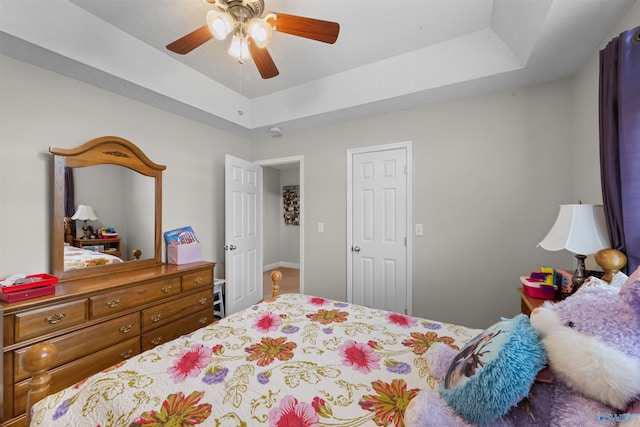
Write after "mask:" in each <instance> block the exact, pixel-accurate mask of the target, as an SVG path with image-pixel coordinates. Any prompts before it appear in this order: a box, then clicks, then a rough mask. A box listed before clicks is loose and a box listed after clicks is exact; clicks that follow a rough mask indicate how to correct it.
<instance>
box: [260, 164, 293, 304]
mask: <svg viewBox="0 0 640 427" xmlns="http://www.w3.org/2000/svg"><path fill="white" fill-rule="evenodd" d="M255 163H256V164H257V165H260V166H262V167H263V172H264V173H263V175H264V179H263V192H264V199H263V230H264V239H263V251H262V253H263V289H264V292H263V293H264V297H265V298H268V297H269V296H270V295H271V292H272V281H271V278H270V273H271V271H273V270H276V269H277V270H280V272H281V273H282V275H283V277H282V281H281V282H280V293H281V294H283V293H292V292H293V293H302V292H303V290H304V280H303V278H304V274H303V271H304V227H303V221H304V197H303V195H304V179H303V178H304V157H303V156H293V157H286V158H278V159H269V160H260V161H256V162H255ZM285 193H286V194H287V195H288V197H290V198H291V199H293V200H292V201H290V203H289V208H288V210H287V211H285V204H284V198H285V196H284V194H285ZM287 212H288V214H287ZM294 214H295V216H294Z"/></svg>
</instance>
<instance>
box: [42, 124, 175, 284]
mask: <svg viewBox="0 0 640 427" xmlns="http://www.w3.org/2000/svg"><path fill="white" fill-rule="evenodd" d="M49 152H50V153H51V154H53V164H54V166H53V175H54V180H53V224H52V245H51V247H52V256H51V262H52V273H53V274H54V275H56V276H58V278H59V279H60V280H70V279H75V278H81V277H88V276H95V275H100V274H105V273H110V272H113V271H120V270H127V269H131V268H138V267H143V266H148V265H152V264H161V263H162V253H161V252H162V240H161V239H162V231H161V230H162V224H161V218H162V171H163V170H165V169H166V166H164V165H159V164H157V163H154V162H153V161H151V160H150V159H149V158H148V157H147V156H146V155H145V154H144V152H143V151H142V150H140V149H139V148H138V147H137V146H136V145H135V144H133V143H132V142H131V141H128V140H126V139H124V138H120V137H117V136H104V137H101V138H96V139H93V140H91V141H88V142H86V143H84V144H83V145H81V146H79V147H76V148H54V147H50V148H49ZM103 165H115V167H116V169H115V170H116V171H119V170H120V169H119V168H117V167H124V168H127V169H129V170H131V171H135V172H137V174H135V173H129V174H130V175H131V174H132V175H133V179H138V178H135V176H138V174H140V175H143V176H145V177H150V178H144V179H151V181H153V183H152V185H147V184H146V183H145V184H144V185H142V186H141V187H142V189H141V188H137V190H136V191H138V192H140V191H142V192H143V193H144V194H140V193H137V194H136V195H131V194H128V193H131V192H132V189H131V188H130V187H129V186H128V185H129V184H128V183H127V184H125V183H123V182H109V181H108V179H104V178H103V176H102V174H104V173H105V172H104V170H103V169H102V168H105V167H107V166H103ZM67 168H83V170H82V172H83V173H86V172H87V171H88V172H89V173H90V174H94V173H95V174H98V171H99V173H100V174H101V176H100V177H98V178H96V177H91V178H90V179H86V181H90V180H97V181H102V182H103V183H104V184H105V186H104V188H95V189H93V188H92V189H91V191H90V193H89V194H90V196H88V198H90V199H91V198H94V202H95V203H100V202H101V201H102V200H101V197H100V196H99V194H111V192H117V191H120V192H122V194H123V195H124V197H127V196H128V197H129V198H130V202H127V201H126V199H125V198H124V197H123V198H121V199H120V200H123V199H124V200H125V201H121V202H119V204H120V206H121V207H122V210H123V211H125V208H126V211H125V212H121V213H120V215H116V216H120V217H125V218H127V219H130V222H131V224H130V226H131V228H132V229H133V230H135V232H133V233H129V234H130V235H134V234H140V233H141V229H143V228H147V227H148V229H149V231H148V232H146V234H147V236H145V237H143V240H144V239H145V238H148V240H149V245H148V248H147V250H146V251H144V250H143V255H142V257H141V259H140V260H132V261H128V260H129V259H133V256H131V257H129V256H128V255H129V254H127V256H124V257H123V258H124V262H118V263H115V264H109V265H102V264H101V263H100V262H97V263H96V264H95V265H92V266H90V267H87V268H73V269H70V268H69V267H68V266H67V267H66V268H65V252H66V250H67V249H70V248H69V246H73V245H69V244H68V243H67V244H66V245H65V240H69V237H68V236H67V238H66V239H65V228H66V226H67V225H68V217H69V216H70V215H71V214H69V213H68V212H67V213H66V214H65V192H66V185H65V175H66V173H65V170H66V169H67ZM84 168H86V169H84ZM107 168H110V166H109V167H107ZM122 171H124V170H122ZM78 172H80V171H78ZM108 173H110V174H113V172H108ZM121 175H126V173H124V172H117V176H118V177H120V176H121ZM85 176H86V175H85ZM118 179H120V178H118ZM140 179H142V178H140ZM134 185H136V186H137V185H138V184H134ZM105 192H107V193H105ZM147 193H155V194H147ZM94 194H95V196H94ZM85 198H87V196H83V199H85ZM145 200H147V201H148V202H145ZM87 202H88V201H87V200H75V201H73V203H74V205H75V204H76V203H77V205H80V204H82V203H87ZM111 205H116V206H117V205H118V203H114V202H112V203H111ZM143 205H152V206H143ZM136 206H138V207H136ZM138 208H140V209H149V213H148V214H146V213H145V214H144V215H142V216H143V218H135V217H136V215H137V213H136V212H134V213H133V214H131V210H132V209H133V210H135V209H138ZM74 209H75V207H74ZM151 211H152V212H151ZM107 220H109V219H108V218H107ZM152 221H153V226H151V224H150V223H151V222H152ZM136 223H137V224H143V225H144V226H139V225H135V224H136ZM151 230H153V231H151ZM151 234H153V236H151ZM73 237H77V235H76V236H73ZM139 238H140V237H139ZM76 240H78V239H76ZM120 240H122V241H123V242H121V243H125V242H126V239H124V238H121V239H120ZM119 243H120V242H119ZM65 246H66V248H65ZM124 246H125V247H126V248H127V249H126V250H127V252H128V253H129V252H131V253H133V252H136V251H137V249H138V248H136V246H135V244H133V243H132V244H130V245H129V246H128V247H127V245H126V244H125V245H124ZM67 264H68V262H67Z"/></svg>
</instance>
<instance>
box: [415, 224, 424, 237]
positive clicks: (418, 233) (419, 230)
mask: <svg viewBox="0 0 640 427" xmlns="http://www.w3.org/2000/svg"><path fill="white" fill-rule="evenodd" d="M423 234H424V229H423V227H422V224H416V236H422V235H423Z"/></svg>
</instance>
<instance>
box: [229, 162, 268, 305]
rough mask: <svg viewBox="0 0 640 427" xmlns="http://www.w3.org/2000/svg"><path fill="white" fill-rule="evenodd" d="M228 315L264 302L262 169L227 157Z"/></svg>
mask: <svg viewBox="0 0 640 427" xmlns="http://www.w3.org/2000/svg"><path fill="white" fill-rule="evenodd" d="M225 271H226V276H225V279H226V283H225V303H226V312H227V314H232V313H235V312H236V311H238V310H242V309H243V308H247V307H250V306H251V305H253V304H255V303H257V302H258V301H260V300H261V299H262V167H261V166H259V165H256V164H254V163H251V162H248V161H246V160H242V159H238V158H236V157H233V156H230V155H226V156H225Z"/></svg>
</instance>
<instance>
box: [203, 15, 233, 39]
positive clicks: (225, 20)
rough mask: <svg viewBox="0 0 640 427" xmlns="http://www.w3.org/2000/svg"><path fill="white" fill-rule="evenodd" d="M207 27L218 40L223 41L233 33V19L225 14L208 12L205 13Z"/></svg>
mask: <svg viewBox="0 0 640 427" xmlns="http://www.w3.org/2000/svg"><path fill="white" fill-rule="evenodd" d="M207 26H208V27H209V30H210V31H211V34H213V37H215V38H216V39H218V40H224V39H225V38H227V36H228V35H229V33H231V31H233V19H231V16H229V15H227V14H226V13H221V12H218V11H216V10H210V11H209V12H208V13H207Z"/></svg>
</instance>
